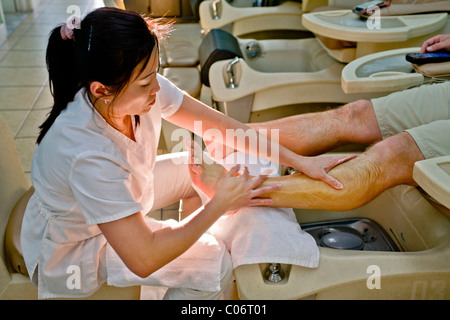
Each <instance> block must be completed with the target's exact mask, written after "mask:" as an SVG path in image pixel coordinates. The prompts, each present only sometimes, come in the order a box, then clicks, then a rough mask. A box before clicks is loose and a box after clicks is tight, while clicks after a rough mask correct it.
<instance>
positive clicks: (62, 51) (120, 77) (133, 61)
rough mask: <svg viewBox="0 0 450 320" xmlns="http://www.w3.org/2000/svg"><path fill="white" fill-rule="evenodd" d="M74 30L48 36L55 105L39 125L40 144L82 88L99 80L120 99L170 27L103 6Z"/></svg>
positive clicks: (48, 65)
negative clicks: (70, 34)
mask: <svg viewBox="0 0 450 320" xmlns="http://www.w3.org/2000/svg"><path fill="white" fill-rule="evenodd" d="M73 31H74V32H73V37H72V39H67V40H63V38H62V37H61V26H60V27H57V28H55V29H54V30H53V31H52V32H51V34H50V39H49V42H48V46H47V56H46V58H47V69H48V73H49V78H50V79H49V80H50V90H51V92H52V95H53V99H54V104H53V108H52V111H51V112H50V114H49V115H48V118H47V119H46V120H45V121H44V123H43V124H42V125H41V126H40V129H41V132H40V133H39V136H38V138H37V143H38V144H39V143H40V142H41V141H42V139H43V138H44V136H45V134H46V133H47V132H48V130H49V129H50V127H51V126H52V124H53V123H54V122H55V120H56V118H57V117H58V116H59V115H60V114H61V112H62V111H63V110H64V109H66V108H67V105H68V104H69V102H71V101H73V99H74V97H75V94H76V93H77V92H78V91H79V90H80V89H81V88H84V89H85V90H89V86H90V83H92V82H93V81H99V82H101V83H102V84H103V85H105V86H106V87H107V89H108V91H109V93H111V94H112V95H114V96H115V97H117V96H118V95H120V93H121V92H122V90H123V88H125V87H126V85H127V84H128V82H129V81H130V79H131V76H132V74H133V72H134V70H135V68H136V67H137V66H138V65H139V64H140V63H141V62H144V64H143V67H142V70H140V72H142V71H143V70H144V69H145V66H146V64H147V62H148V61H149V59H150V56H151V54H152V52H153V50H155V48H157V47H158V39H159V38H162V37H164V36H165V35H167V34H168V32H170V24H160V23H159V22H158V21H157V20H150V19H147V18H144V17H142V16H141V15H139V14H138V13H136V12H133V11H126V10H120V9H115V8H99V9H96V10H94V11H92V12H91V13H89V14H88V15H87V16H86V17H85V18H84V19H83V20H82V21H81V23H80V25H79V28H75V29H74V30H73ZM113 100H114V99H113ZM111 105H113V101H111V103H109V106H110V107H111Z"/></svg>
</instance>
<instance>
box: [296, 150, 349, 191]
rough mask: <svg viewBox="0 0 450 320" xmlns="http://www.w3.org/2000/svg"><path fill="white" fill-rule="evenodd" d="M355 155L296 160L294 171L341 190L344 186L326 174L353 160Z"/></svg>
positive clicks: (321, 156)
mask: <svg viewBox="0 0 450 320" xmlns="http://www.w3.org/2000/svg"><path fill="white" fill-rule="evenodd" d="M355 157H356V155H354V154H352V155H345V156H324V155H320V156H315V157H302V156H300V159H299V160H297V162H296V163H297V165H296V166H294V168H295V169H297V170H300V172H302V173H304V174H305V175H307V176H308V177H310V178H313V179H317V180H322V181H323V182H325V183H327V184H329V185H330V186H331V187H333V188H334V189H338V190H340V189H342V188H343V187H344V186H343V185H342V183H340V182H339V181H338V180H336V179H335V178H333V177H332V176H330V175H329V174H328V172H329V171H330V170H331V169H333V168H334V167H336V166H337V165H340V164H341V163H344V162H346V161H348V160H350V159H353V158H355Z"/></svg>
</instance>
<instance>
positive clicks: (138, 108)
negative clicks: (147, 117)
mask: <svg viewBox="0 0 450 320" xmlns="http://www.w3.org/2000/svg"><path fill="white" fill-rule="evenodd" d="M144 62H145V61H143V62H141V63H140V64H139V65H137V67H136V68H135V69H134V71H133V74H132V75H131V81H130V83H129V84H128V85H127V86H126V87H125V88H124V89H123V91H122V93H121V94H120V95H119V97H118V99H117V100H116V101H115V102H114V105H113V107H112V108H111V109H110V110H109V112H110V113H111V114H110V116H111V117H114V118H121V117H125V116H128V115H131V116H134V115H144V114H146V113H147V112H149V111H150V109H151V107H152V105H153V104H154V103H155V99H156V93H157V92H158V91H159V89H160V87H159V83H158V80H157V79H156V75H157V73H158V67H159V52H158V49H157V48H156V47H155V49H153V52H152V54H151V56H150V59H149V60H148V63H147V65H146V66H145V69H144V71H143V72H141V73H140V74H139V71H140V70H142V67H143V64H144Z"/></svg>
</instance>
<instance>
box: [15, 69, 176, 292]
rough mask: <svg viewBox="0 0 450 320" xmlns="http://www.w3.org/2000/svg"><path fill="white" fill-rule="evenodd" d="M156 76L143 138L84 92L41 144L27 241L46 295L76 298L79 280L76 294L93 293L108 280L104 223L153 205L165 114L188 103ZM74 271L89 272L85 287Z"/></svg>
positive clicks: (28, 257) (32, 270)
mask: <svg viewBox="0 0 450 320" xmlns="http://www.w3.org/2000/svg"><path fill="white" fill-rule="evenodd" d="M157 79H158V82H159V84H160V87H161V89H160V91H159V92H158V93H157V96H156V103H155V104H154V105H153V106H152V108H151V110H150V112H149V113H148V114H146V115H144V116H141V117H140V123H139V125H138V126H137V127H136V129H135V130H136V131H135V138H136V142H134V141H132V140H130V139H129V138H127V137H126V136H125V135H123V134H122V133H120V132H118V131H116V130H115V129H114V128H113V127H111V126H110V125H109V124H108V123H107V122H106V121H105V120H104V119H103V117H102V116H101V115H100V114H99V113H98V112H97V111H96V110H95V109H94V108H93V106H92V104H91V103H90V102H89V99H88V97H87V94H86V93H85V91H84V90H80V91H79V92H78V93H77V94H76V96H75V99H74V101H73V102H71V103H69V105H68V106H67V108H66V109H65V110H64V111H63V112H61V114H60V115H59V116H58V118H57V119H56V121H55V122H54V124H53V125H52V126H51V128H50V130H49V131H48V132H47V133H46V135H45V137H44V138H43V139H42V141H41V143H40V144H39V145H38V146H37V148H36V150H35V153H34V156H33V162H32V169H31V179H32V184H33V186H34V187H35V190H36V191H35V193H34V195H33V196H32V198H31V199H30V201H29V203H28V206H27V209H26V212H25V216H24V220H23V224H22V233H21V246H22V250H23V255H24V259H25V262H26V265H27V269H28V272H29V274H30V277H31V278H32V280H33V283H34V284H35V285H38V291H39V298H51V297H70V296H73V291H71V289H73V288H71V287H72V286H74V285H78V287H80V288H77V289H79V290H77V295H80V294H81V295H86V296H87V295H90V294H92V293H93V292H94V291H95V290H96V289H97V288H98V287H99V286H100V285H101V284H102V283H103V282H104V281H105V279H102V278H103V277H102V276H101V275H99V265H100V259H101V257H102V256H104V251H105V250H104V247H105V244H106V239H105V238H104V236H103V235H102V233H101V232H100V229H99V228H98V226H97V224H98V223H105V222H109V221H114V220H117V219H121V218H124V217H126V216H129V215H132V214H134V213H136V212H138V211H141V212H143V213H146V212H147V211H149V210H150V209H151V207H152V203H153V196H154V181H153V167H154V164H155V159H156V151H157V146H158V141H159V135H160V130H161V117H168V116H170V115H172V114H174V113H175V112H176V111H177V110H178V108H179V107H180V105H181V102H182V100H183V92H182V91H181V90H179V89H178V88H177V87H175V86H174V85H173V84H172V83H171V82H169V81H168V80H167V79H165V78H164V77H162V76H160V75H158V78H157ZM102 250H103V251H102ZM37 267H38V268H37ZM36 271H38V272H36ZM75 271H78V272H81V273H82V276H81V281H82V282H81V284H77V283H76V281H77V280H78V279H70V276H71V275H72V274H73V275H75ZM70 281H72V282H70Z"/></svg>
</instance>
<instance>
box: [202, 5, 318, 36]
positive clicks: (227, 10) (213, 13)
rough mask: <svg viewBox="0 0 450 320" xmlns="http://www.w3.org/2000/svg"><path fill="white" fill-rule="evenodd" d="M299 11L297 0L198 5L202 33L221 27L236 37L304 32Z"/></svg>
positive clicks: (299, 6)
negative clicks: (258, 5) (280, 32)
mask: <svg viewBox="0 0 450 320" xmlns="http://www.w3.org/2000/svg"><path fill="white" fill-rule="evenodd" d="M320 2H323V1H322V0H321V1H320ZM302 14H303V10H302V4H301V3H300V2H299V1H285V2H282V3H281V4H279V5H275V6H264V7H252V0H233V1H232V2H231V3H230V2H228V1H226V0H207V1H202V2H201V3H200V5H199V17H200V25H201V27H202V29H203V30H204V32H205V33H208V32H209V31H210V30H212V29H222V28H223V29H224V30H227V31H228V32H230V33H232V34H233V35H235V36H239V37H242V36H243V35H246V34H252V33H255V32H259V33H261V32H267V33H268V34H273V33H274V31H275V30H280V31H287V30H289V31H290V32H291V33H292V32H295V31H300V32H305V31H307V30H306V29H305V28H304V27H303V25H302V22H301V16H302ZM286 33H287V34H288V32H286Z"/></svg>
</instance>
